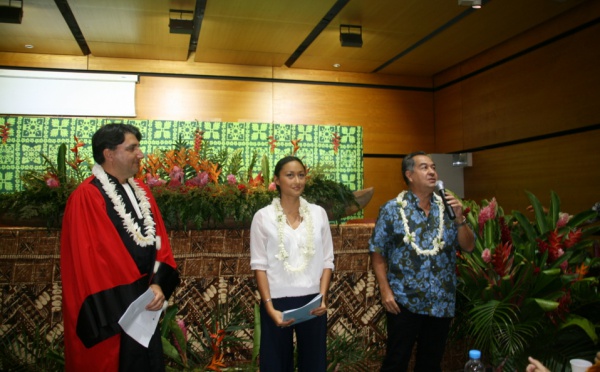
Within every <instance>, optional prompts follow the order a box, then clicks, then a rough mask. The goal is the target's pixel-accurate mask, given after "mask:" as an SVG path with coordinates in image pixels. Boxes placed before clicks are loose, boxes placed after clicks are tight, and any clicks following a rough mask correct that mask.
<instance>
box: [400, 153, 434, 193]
mask: <svg viewBox="0 0 600 372" xmlns="http://www.w3.org/2000/svg"><path fill="white" fill-rule="evenodd" d="M418 155H425V156H429V155H428V154H427V153H426V152H425V151H415V152H411V153H410V154H408V155H406V156H405V157H404V159H402V177H403V178H404V182H406V185H408V177H406V171H411V172H412V171H414V170H415V160H414V159H413V158H414V157H415V156H418Z"/></svg>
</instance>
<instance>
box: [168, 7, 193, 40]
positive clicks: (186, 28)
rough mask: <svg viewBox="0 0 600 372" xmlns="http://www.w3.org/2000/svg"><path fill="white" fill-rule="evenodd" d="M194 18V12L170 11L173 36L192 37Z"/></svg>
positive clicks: (170, 29)
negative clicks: (185, 35) (183, 35)
mask: <svg viewBox="0 0 600 372" xmlns="http://www.w3.org/2000/svg"><path fill="white" fill-rule="evenodd" d="M174 15H175V17H174ZM177 15H179V17H177ZM193 17H194V11H193V10H181V9H169V32H170V33H172V34H188V35H191V34H192V32H193V31H194V19H193Z"/></svg>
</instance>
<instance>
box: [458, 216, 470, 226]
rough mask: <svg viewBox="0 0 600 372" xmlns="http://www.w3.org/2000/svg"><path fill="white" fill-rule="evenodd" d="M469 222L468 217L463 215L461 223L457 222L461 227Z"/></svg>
mask: <svg viewBox="0 0 600 372" xmlns="http://www.w3.org/2000/svg"><path fill="white" fill-rule="evenodd" d="M466 224H467V217H465V216H463V220H462V222H461V223H458V224H456V227H457V228H459V227H461V226H464V225H466Z"/></svg>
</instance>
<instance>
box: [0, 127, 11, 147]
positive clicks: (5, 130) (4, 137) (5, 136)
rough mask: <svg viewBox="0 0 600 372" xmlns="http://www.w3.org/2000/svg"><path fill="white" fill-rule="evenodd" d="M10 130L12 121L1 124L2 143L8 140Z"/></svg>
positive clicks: (0, 135) (0, 136)
mask: <svg viewBox="0 0 600 372" xmlns="http://www.w3.org/2000/svg"><path fill="white" fill-rule="evenodd" d="M9 130H10V123H4V124H2V125H0V138H2V143H6V142H8V133H9Z"/></svg>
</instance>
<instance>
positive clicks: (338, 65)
mask: <svg viewBox="0 0 600 372" xmlns="http://www.w3.org/2000/svg"><path fill="white" fill-rule="evenodd" d="M340 67H342V65H340V64H339V63H334V64H333V68H340Z"/></svg>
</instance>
